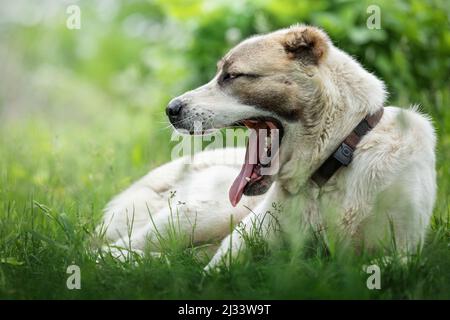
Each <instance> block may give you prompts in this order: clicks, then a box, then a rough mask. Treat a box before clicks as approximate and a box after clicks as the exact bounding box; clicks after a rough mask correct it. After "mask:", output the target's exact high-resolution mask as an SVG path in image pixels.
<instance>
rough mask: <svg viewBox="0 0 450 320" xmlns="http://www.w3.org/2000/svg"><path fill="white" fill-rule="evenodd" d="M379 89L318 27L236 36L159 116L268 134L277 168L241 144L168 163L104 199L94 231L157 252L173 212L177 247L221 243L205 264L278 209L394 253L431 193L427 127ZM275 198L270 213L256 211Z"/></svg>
mask: <svg viewBox="0 0 450 320" xmlns="http://www.w3.org/2000/svg"><path fill="white" fill-rule="evenodd" d="M386 96H387V92H386V89H385V85H384V83H383V82H382V81H381V80H380V79H378V78H377V77H376V76H375V75H373V74H372V73H370V72H368V71H367V70H365V69H364V68H363V67H362V66H361V65H360V64H359V63H358V62H357V61H355V60H354V59H353V58H352V57H350V56H349V55H348V54H346V53H345V52H343V51H342V50H340V49H338V48H337V47H336V46H335V45H333V43H332V41H331V40H330V39H329V37H328V36H327V34H326V33H325V32H324V31H322V30H321V29H319V28H316V27H313V26H307V25H294V26H291V27H289V28H286V29H282V30H278V31H275V32H272V33H268V34H264V35H258V36H253V37H251V38H248V39H246V40H244V41H242V42H241V43H239V44H238V45H237V46H236V47H234V48H232V49H231V50H230V51H229V52H228V53H227V54H226V55H225V56H224V57H223V58H222V59H221V60H220V61H219V62H218V64H217V73H216V75H215V76H214V78H213V79H212V80H211V81H210V82H208V83H207V84H205V85H203V86H201V87H199V88H197V89H195V90H192V91H188V92H186V93H184V94H182V95H180V96H179V97H176V98H174V99H173V100H172V101H171V102H170V103H169V105H168V107H167V109H166V113H167V115H168V118H169V120H170V122H171V124H172V125H173V127H174V128H175V129H176V130H179V131H185V132H187V133H189V134H195V128H194V126H195V123H200V124H201V125H202V132H200V133H208V132H210V131H211V130H217V129H222V128H228V127H236V126H246V127H247V128H249V129H251V130H253V131H255V132H258V131H262V130H261V129H264V130H266V129H267V130H274V132H278V136H279V137H278V139H279V147H278V150H270V151H272V152H271V153H272V157H273V158H272V161H274V159H275V158H276V159H277V161H278V163H279V166H278V168H277V171H276V172H275V173H273V174H267V175H262V174H261V170H262V169H263V168H265V166H264V165H263V164H262V163H260V162H261V161H260V160H259V156H258V155H257V157H256V161H255V163H253V164H251V163H250V161H249V157H250V156H251V155H252V153H255V151H251V152H250V151H249V149H250V147H247V149H245V148H225V149H219V150H212V151H204V152H201V153H198V154H196V155H195V156H194V161H192V163H188V162H187V161H186V158H180V159H176V160H174V161H172V162H169V163H167V164H165V165H163V166H161V167H159V168H156V169H154V170H153V171H151V172H150V173H148V174H147V175H146V176H144V177H143V178H142V179H140V180H139V181H137V182H136V183H134V184H133V185H132V186H131V187H129V188H128V189H127V190H125V191H124V192H122V193H121V194H119V195H118V196H116V197H115V198H114V199H113V200H112V201H111V202H110V203H109V204H108V205H107V207H106V209H105V212H104V216H103V221H102V230H103V231H104V235H105V236H106V239H107V240H108V241H109V243H110V247H116V248H126V249H128V250H131V251H135V252H143V250H144V248H149V250H150V251H159V250H161V247H160V246H159V245H158V241H157V240H158V237H161V236H162V235H164V234H168V233H169V232H170V230H172V229H173V225H174V223H173V221H172V223H171V216H172V215H173V212H174V211H176V213H177V221H176V226H177V232H180V233H183V234H185V235H187V236H186V237H184V238H183V239H185V240H184V241H185V245H190V244H194V245H197V244H202V243H207V242H211V241H219V240H222V242H221V244H220V246H219V247H218V250H217V251H216V253H215V254H214V256H213V257H212V259H211V260H210V263H209V264H208V265H207V267H206V269H207V270H210V269H211V268H214V267H217V266H218V265H219V264H220V263H221V261H223V260H224V257H225V256H226V255H227V254H229V253H230V254H231V255H233V256H235V255H236V254H237V253H238V252H240V251H241V250H244V249H245V241H244V237H243V231H245V232H249V233H251V232H252V231H255V230H254V229H255V228H259V229H260V230H263V231H262V232H263V236H264V237H266V238H267V239H270V238H273V237H276V230H275V229H276V228H269V227H268V226H270V225H271V224H273V223H274V222H275V220H277V219H278V218H281V217H283V216H291V217H292V216H294V217H293V220H292V221H296V219H297V218H299V219H300V218H301V220H302V221H304V222H305V223H307V224H308V225H310V226H312V227H313V228H318V229H319V228H323V226H326V227H330V226H334V228H335V230H337V231H338V233H339V234H341V235H342V236H343V237H344V238H346V239H349V240H350V241H351V243H352V245H354V246H355V247H356V248H360V249H361V248H364V249H369V250H370V249H376V248H380V246H383V244H385V243H386V241H389V240H390V239H392V238H394V239H395V243H396V246H397V248H398V249H400V250H402V251H403V252H409V251H414V250H416V249H417V248H418V247H419V248H420V247H421V245H422V244H423V241H424V237H425V235H426V230H427V227H428V225H429V223H430V218H431V215H432V211H433V206H434V202H435V196H436V171H435V144H436V138H435V133H434V129H433V126H432V124H431V121H430V119H429V118H427V117H426V116H425V115H422V114H421V113H419V112H418V111H417V108H416V107H412V108H409V109H401V108H398V107H392V106H385V105H384V104H385V99H386ZM256 140H258V139H256ZM260 140H261V139H260ZM269 140H270V139H269ZM352 140H353V143H352V142H351V141H352ZM268 147H269V148H270V147H271V145H270V144H269V146H268ZM265 151H266V152H267V145H266V148H265ZM270 151H269V153H270ZM275 153H276V155H274V154H275ZM229 156H231V157H232V158H237V159H240V160H239V161H240V163H236V162H235V163H232V162H230V161H225V159H226V158H227V157H229ZM242 161H244V164H243V165H242ZM241 166H242V167H241ZM236 177H237V178H236ZM227 194H228V197H227ZM171 203H172V205H171ZM276 203H279V204H281V207H282V209H281V210H278V212H277V213H272V214H267V213H268V212H271V211H273V206H274V204H276ZM330 210H331V211H333V212H334V213H333V214H328V213H327V212H329V211H330ZM255 221H259V222H260V223H258V224H255V223H254V222H255ZM236 224H239V228H237V227H234V230H233V231H230V225H231V227H233V226H236ZM130 225H132V228H130ZM131 229H132V230H131Z"/></svg>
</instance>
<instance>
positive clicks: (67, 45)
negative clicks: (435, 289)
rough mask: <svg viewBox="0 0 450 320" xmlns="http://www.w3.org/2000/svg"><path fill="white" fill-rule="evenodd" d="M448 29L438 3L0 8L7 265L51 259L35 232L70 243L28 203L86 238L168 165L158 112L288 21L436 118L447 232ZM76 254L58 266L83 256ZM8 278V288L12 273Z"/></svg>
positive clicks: (0, 220) (1, 202)
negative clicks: (70, 21) (120, 200)
mask: <svg viewBox="0 0 450 320" xmlns="http://www.w3.org/2000/svg"><path fill="white" fill-rule="evenodd" d="M71 4H76V5H78V6H79V7H80V9H81V29H79V30H70V29H68V28H67V27H66V19H67V18H68V16H69V15H68V14H67V13H66V9H67V7H68V6H69V5H71ZM372 4H376V5H378V6H379V7H380V10H381V29H380V30H376V29H375V30H369V29H368V28H367V27H366V20H367V18H368V17H369V15H370V14H369V13H367V11H366V10H367V8H368V6H369V5H372ZM449 17H450V10H449V4H448V1H446V0H442V1H439V0H428V1H425V0H412V1H397V0H396V1H392V0H388V1H344V0H341V1H338V0H337V1H318V0H310V1H303V0H285V1H280V0H255V1H232V0H227V1H225V0H208V1H206V0H191V1H189V0H188V1H181V0H171V1H163V0H149V1H144V0H142V1H137V0H128V1H116V0H102V1H91V0H86V1H82V0H80V1H49V0H46V1H24V0H15V1H10V2H7V3H3V4H2V5H1V6H0V67H1V73H0V120H1V122H0V165H1V166H0V170H1V171H0V239H2V240H1V241H0V253H1V256H0V258H2V259H3V260H2V261H3V264H9V265H14V264H18V265H21V264H33V263H36V261H40V263H42V264H44V261H45V256H46V253H45V252H46V251H45V249H43V248H42V247H40V245H41V244H37V243H33V241H34V240H33V239H34V238H33V237H32V236H30V235H29V234H30V233H29V230H30V228H31V229H32V230H34V231H35V232H37V233H39V234H41V235H44V239H45V237H46V238H47V240H46V241H50V240H48V239H51V241H55V243H57V244H58V243H65V242H68V241H69V240H70V237H69V236H68V235H67V234H64V233H61V232H58V231H57V227H55V225H54V224H53V223H51V222H49V221H47V220H46V218H43V217H41V216H39V215H37V214H36V210H41V209H42V208H41V209H39V208H37V204H41V205H44V206H45V208H48V210H50V211H51V212H54V213H57V214H58V215H59V216H61V217H66V218H65V219H66V220H65V221H67V223H69V224H70V223H71V224H73V225H74V226H75V227H74V228H75V229H76V228H81V229H82V228H84V227H85V228H86V229H88V230H91V229H92V226H93V225H95V222H96V221H98V219H99V217H100V215H101V209H102V208H103V207H104V205H105V204H106V202H107V201H108V200H109V199H110V198H111V197H112V196H113V195H114V194H116V193H118V192H119V191H120V190H122V189H123V188H125V187H127V186H128V185H129V184H130V183H131V182H132V181H134V180H135V179H137V178H138V177H140V176H142V175H143V174H144V173H146V172H148V170H149V169H151V168H153V167H155V166H156V165H158V164H161V163H163V162H165V161H167V160H169V156H170V150H171V147H172V146H173V145H171V144H170V141H169V140H170V134H171V130H170V129H169V127H168V122H167V120H166V118H165V114H164V108H165V106H166V104H167V102H168V101H169V100H170V99H171V98H172V97H174V96H177V95H179V94H180V93H182V92H184V91H185V90H188V89H192V88H194V87H196V86H198V85H200V84H202V83H203V82H205V81H207V80H208V79H209V78H211V77H212V76H213V75H214V73H215V69H216V61H217V60H218V59H219V58H220V57H221V56H222V55H223V54H224V53H225V52H226V51H227V50H228V49H229V48H231V47H232V46H234V45H235V44H236V43H237V42H239V41H240V40H242V39H244V38H246V37H248V36H250V35H253V34H255V33H265V32H269V31H272V30H275V29H278V28H282V27H287V26H289V25H291V24H294V23H297V22H301V23H308V24H312V25H316V26H319V27H321V28H323V29H324V30H325V31H326V32H327V33H328V34H329V35H330V38H331V39H332V40H333V42H334V43H335V44H336V45H337V46H338V47H340V48H341V49H343V50H344V51H346V52H348V53H350V54H351V55H353V56H354V57H355V58H356V59H357V60H359V61H360V62H361V63H362V64H363V65H364V66H365V67H366V68H367V69H368V70H370V71H371V72H373V73H374V74H376V75H377V76H379V77H380V78H382V79H383V80H384V81H385V82H386V84H387V88H388V91H389V92H390V96H389V99H388V104H390V105H397V106H400V107H405V108H407V107H409V106H410V105H411V104H419V105H420V106H421V107H420V109H421V110H422V111H424V112H426V113H428V114H429V115H430V116H431V117H432V119H433V121H434V124H435V126H436V130H437V134H438V139H439V142H438V149H437V158H438V179H439V197H438V201H437V204H436V211H435V217H434V220H433V223H434V224H436V223H438V222H437V221H440V222H439V223H442V221H444V220H445V219H447V218H448V214H449V200H450V195H449V191H450V184H449V183H450V161H449V160H450V93H449V71H450V28H449ZM443 219H444V220H443ZM445 221H447V220H445ZM445 223H447V222H445ZM77 230H78V229H77ZM447 232H448V229H447ZM30 237H31V238H30ZM30 239H31V240H30ZM446 239H448V234H447V238H446ZM28 241H31V242H28ZM44 242H45V241H44ZM30 243H31V244H30ZM38 243H40V242H39V241H38ZM30 245H33V246H36V247H32V248H33V249H30V248H31V247H30ZM47 245H48V243H47ZM44 247H45V246H44ZM30 250H31V251H30ZM33 250H35V251H33ZM36 250H37V251H36ZM39 250H41V251H39ZM30 252H34V253H33V254H30ZM36 252H40V254H41V256H39V254H36ZM74 252H75V253H74ZM76 252H77V251H72V254H73V255H72V256H70V257H69V258H67V259H71V258H76V257H78V256H77V253H76ZM39 259H43V260H42V261H41V260H39ZM48 259H50V257H49V258H48ZM0 262H1V261H0ZM1 265H2V264H1V263H0V267H1ZM1 270H2V269H1V268H0V271H1ZM9 272H11V273H9V275H10V276H11V277H13V276H12V275H14V274H15V273H14V272H15V271H14V270H12V269H11V270H9ZM1 274H2V273H1V272H0V285H1V284H2V281H6V282H5V283H6V284H4V285H5V287H4V291H3V293H6V296H7V295H8V292H10V293H11V294H13V295H14V294H15V291H14V290H17V289H12V288H18V287H20V286H21V285H23V286H24V287H26V284H25V280H23V281H24V282H23V283H22V282H21V280H18V279H15V280H14V281H13V280H11V279H10V278H8V277H6V278H5V276H4V277H3V278H2V276H1ZM2 279H3V280H2ZM5 279H6V280H5ZM8 279H9V280H8ZM8 281H12V283H15V285H10V286H8V285H7V283H8ZM15 281H16V282H15ZM5 288H6V289H5ZM8 290H10V291H8ZM19 291H20V290H19ZM0 292H1V291H0ZM18 295H19V296H20V293H18Z"/></svg>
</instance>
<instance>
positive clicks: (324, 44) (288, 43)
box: [284, 26, 329, 64]
mask: <svg viewBox="0 0 450 320" xmlns="http://www.w3.org/2000/svg"><path fill="white" fill-rule="evenodd" d="M328 41H329V40H328V37H327V35H326V34H325V33H324V32H322V31H321V30H320V29H317V28H314V27H305V26H295V27H292V28H291V30H289V32H288V33H287V34H286V35H285V38H284V47H285V49H286V51H287V52H288V54H289V56H290V57H291V58H292V59H299V60H301V61H302V62H304V63H305V64H311V63H312V64H319V62H320V61H321V60H322V59H324V57H325V56H326V54H327V52H328Z"/></svg>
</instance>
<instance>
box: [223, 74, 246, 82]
mask: <svg viewBox="0 0 450 320" xmlns="http://www.w3.org/2000/svg"><path fill="white" fill-rule="evenodd" d="M242 76H245V74H244V73H237V72H226V73H224V75H223V78H222V80H223V81H230V80H234V79H237V78H239V77H242Z"/></svg>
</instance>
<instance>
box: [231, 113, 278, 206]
mask: <svg viewBox="0 0 450 320" xmlns="http://www.w3.org/2000/svg"><path fill="white" fill-rule="evenodd" d="M242 125H244V126H245V127H247V128H248V129H250V130H251V131H250V137H249V140H248V143H247V150H246V153H245V160H244V164H243V165H242V169H241V172H240V173H239V175H238V176H237V178H236V179H235V180H234V182H233V184H232V186H231V188H230V191H229V197H230V202H231V204H232V205H233V206H236V205H237V204H238V203H239V201H240V200H241V198H242V195H243V194H245V195H247V196H255V195H260V194H263V193H265V192H266V191H267V190H268V189H269V188H270V186H271V185H272V183H273V180H274V179H273V175H274V174H276V173H277V172H278V165H279V164H278V159H279V146H280V142H281V139H282V137H283V126H282V125H281V123H280V122H279V121H277V120H276V119H273V118H265V119H246V120H242V121H239V122H238V123H236V124H235V126H242Z"/></svg>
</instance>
